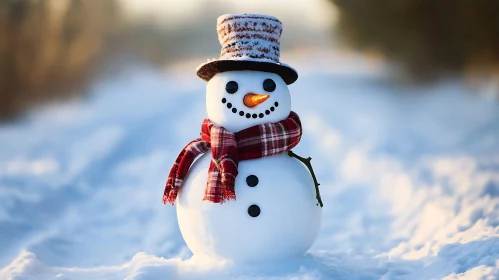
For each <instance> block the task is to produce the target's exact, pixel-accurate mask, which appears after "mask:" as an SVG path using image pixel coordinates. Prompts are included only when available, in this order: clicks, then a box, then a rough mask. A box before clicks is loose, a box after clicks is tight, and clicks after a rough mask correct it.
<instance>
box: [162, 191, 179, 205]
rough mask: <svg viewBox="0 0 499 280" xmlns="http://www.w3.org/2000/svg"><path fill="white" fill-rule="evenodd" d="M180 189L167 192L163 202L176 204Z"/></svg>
mask: <svg viewBox="0 0 499 280" xmlns="http://www.w3.org/2000/svg"><path fill="white" fill-rule="evenodd" d="M177 195H178V191H176V190H173V189H171V190H169V191H168V192H165V194H164V195H163V204H167V203H169V204H171V205H172V206H173V205H175V200H176V199H177Z"/></svg>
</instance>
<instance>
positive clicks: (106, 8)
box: [0, 0, 499, 121]
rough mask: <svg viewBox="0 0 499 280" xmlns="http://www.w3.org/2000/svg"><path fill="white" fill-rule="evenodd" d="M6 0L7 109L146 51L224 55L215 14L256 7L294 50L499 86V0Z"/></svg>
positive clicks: (144, 56)
mask: <svg viewBox="0 0 499 280" xmlns="http://www.w3.org/2000/svg"><path fill="white" fill-rule="evenodd" d="M286 3H287V2H286V1H284V0H280V1H262V0H258V1H247V2H243V3H238V2H234V1H222V0H216V1H203V0H201V1H195V0H186V1H166V0H165V1H161V0H148V1H139V0H106V1H90V0H62V1H61V0H45V1H36V0H19V1H16V0H5V1H2V3H0V39H1V40H0V58H1V59H0V79H1V80H0V119H1V120H3V121H6V120H8V119H10V118H14V117H16V116H19V115H21V114H22V113H23V112H25V111H26V110H28V109H30V108H33V107H36V106H37V105H39V104H43V103H45V102H50V101H54V100H59V99H62V98H68V97H74V96H78V95H82V94H85V88H87V87H88V85H89V84H90V83H92V82H95V80H98V79H102V77H103V76H105V75H106V74H109V73H113V72H115V71H119V69H120V68H121V67H123V66H124V65H125V64H132V63H137V62H138V61H141V62H143V63H148V64H151V65H154V66H155V67H158V68H167V67H169V65H171V64H173V63H179V62H180V63H181V62H183V61H185V60H193V59H194V58H205V57H207V58H208V57H216V56H217V55H218V52H219V45H218V41H217V38H216V33H215V32H214V31H215V29H214V25H215V20H216V18H217V17H218V16H219V15H220V14H222V13H226V12H227V11H230V12H233V13H239V12H245V11H252V10H258V8H259V7H262V6H265V11H267V12H268V13H271V14H274V15H276V16H277V17H279V18H281V19H282V21H283V22H285V31H284V33H283V38H282V39H283V46H284V50H285V51H286V52H291V51H296V50H303V49H311V48H322V49H328V50H336V51H338V50H342V51H359V52H361V53H362V54H363V55H367V56H371V57H375V58H378V59H382V60H384V61H386V62H387V63H389V64H390V66H391V68H392V75H393V78H394V79H397V80H398V81H402V82H409V83H413V84H419V83H428V82H434V81H435V80H439V79H445V78H449V77H455V76H457V77H458V78H461V79H465V80H466V81H468V83H469V84H470V85H473V86H475V87H476V89H477V91H487V92H488V93H489V94H492V95H497V92H498V91H499V90H498V85H497V80H499V78H498V75H499V74H498V65H499V20H498V19H497V16H496V14H495V11H497V10H498V8H499V4H498V3H497V1H493V0H483V1H457V2H456V1H451V0H446V1H439V2H438V3H434V1H425V0H405V1H388V0H387V1H381V2H376V3H370V2H369V1H362V0H355V1H341V0H336V1H333V0H331V1H327V0H312V1H304V0H300V1H294V2H293V5H288V4H286Z"/></svg>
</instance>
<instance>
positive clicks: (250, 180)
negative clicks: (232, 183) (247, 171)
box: [246, 175, 258, 187]
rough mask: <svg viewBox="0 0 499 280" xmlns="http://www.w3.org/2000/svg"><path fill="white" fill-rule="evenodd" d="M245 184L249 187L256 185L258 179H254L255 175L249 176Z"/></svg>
mask: <svg viewBox="0 0 499 280" xmlns="http://www.w3.org/2000/svg"><path fill="white" fill-rule="evenodd" d="M246 184H248V186H250V187H254V186H256V185H258V177H256V176H255V175H249V176H248V177H246Z"/></svg>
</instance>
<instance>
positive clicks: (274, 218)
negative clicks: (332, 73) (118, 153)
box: [163, 14, 322, 263]
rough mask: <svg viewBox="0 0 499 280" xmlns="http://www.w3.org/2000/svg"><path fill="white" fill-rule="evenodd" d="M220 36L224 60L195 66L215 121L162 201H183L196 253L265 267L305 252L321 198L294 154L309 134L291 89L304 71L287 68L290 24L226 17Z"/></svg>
mask: <svg viewBox="0 0 499 280" xmlns="http://www.w3.org/2000/svg"><path fill="white" fill-rule="evenodd" d="M217 32H218V39H219V41H220V44H221V45H222V51H221V57H220V58H219V59H214V60H210V61H208V62H206V63H204V64H202V65H200V66H199V67H198V68H197V75H198V76H199V77H201V78H202V79H203V80H205V81H207V82H208V84H207V89H206V108H207V113H208V118H207V119H205V120H204V122H203V124H202V127H201V137H200V138H198V139H196V140H194V141H192V142H190V143H189V144H188V145H187V146H186V147H185V148H184V149H183V150H182V152H181V153H180V154H179V156H178V157H177V159H176V161H175V164H174V165H173V167H172V169H171V171H170V175H169V177H168V181H167V184H166V188H165V192H164V196H163V202H164V203H171V204H172V205H173V204H174V203H176V204H177V218H178V223H179V227H180V230H181V233H182V236H183V238H184V240H185V242H186V244H187V246H188V247H189V249H190V250H191V251H192V253H193V254H194V255H195V256H204V257H210V258H215V259H220V260H229V261H233V262H243V263H258V262H268V261H276V260H282V259H287V258H292V257H297V256H300V255H303V254H304V253H305V252H306V251H307V250H308V249H309V248H310V247H311V246H312V244H313V242H314V241H315V239H316V237H317V234H318V231H319V228H320V224H321V215H322V210H321V207H322V201H321V200H320V194H319V190H318V185H319V184H318V183H317V180H316V179H315V175H313V170H312V168H311V166H310V158H302V157H300V156H298V155H296V154H294V153H293V152H292V151H291V149H292V148H293V147H295V146H296V145H297V144H298V142H299V141H300V138H301V135H302V127H301V122H300V119H299V117H298V115H297V114H296V113H294V112H292V111H291V95H290V92H289V89H288V85H289V84H292V83H293V82H295V81H296V80H297V78H298V74H297V72H296V71H295V70H294V69H293V68H291V67H290V66H288V65H286V64H284V63H281V62H280V61H279V54H280V36H281V32H282V23H281V22H280V21H279V20H278V19H277V18H275V17H272V16H267V15H258V14H239V15H233V14H228V15H222V16H220V17H219V18H218V20H217Z"/></svg>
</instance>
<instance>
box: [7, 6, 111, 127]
mask: <svg viewBox="0 0 499 280" xmlns="http://www.w3.org/2000/svg"><path fill="white" fill-rule="evenodd" d="M118 19H119V14H118V10H117V7H116V5H115V3H114V2H113V1H107V0H106V1H92V0H86V1H85V0H43V1H36V0H16V1H14V0H3V1H1V2H0V118H5V117H10V116H13V115H14V114H16V113H17V112H19V111H20V110H21V109H24V108H26V107H29V106H30V105H31V104H34V103H37V102H39V101H41V100H44V99H53V98H55V97H58V96H59V95H61V94H63V93H64V94H68V92H72V91H74V88H75V84H82V82H83V81H84V80H85V79H86V78H88V75H89V74H90V73H91V72H92V71H91V69H92V66H93V64H94V63H95V62H96V61H97V60H98V59H99V57H100V55H101V54H103V49H104V48H105V47H106V46H107V40H108V38H110V35H111V33H112V32H115V31H116V29H117V28H116V26H117V24H119V20H118Z"/></svg>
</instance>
